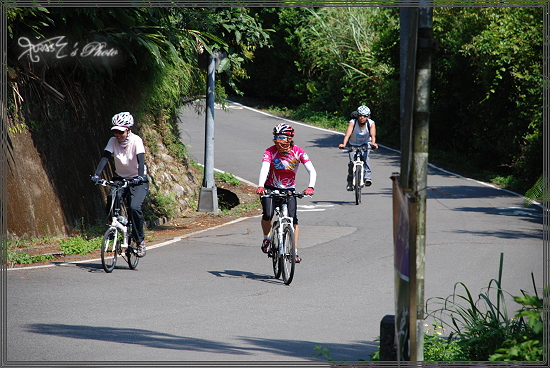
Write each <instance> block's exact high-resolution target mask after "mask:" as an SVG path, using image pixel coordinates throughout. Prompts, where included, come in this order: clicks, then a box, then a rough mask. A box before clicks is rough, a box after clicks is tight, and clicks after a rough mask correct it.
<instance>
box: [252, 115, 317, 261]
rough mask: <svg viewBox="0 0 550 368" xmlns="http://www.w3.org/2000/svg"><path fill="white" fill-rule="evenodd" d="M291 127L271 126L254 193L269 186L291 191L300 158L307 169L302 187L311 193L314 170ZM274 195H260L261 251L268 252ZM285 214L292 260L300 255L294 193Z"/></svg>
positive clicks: (306, 192) (268, 188) (263, 192)
mask: <svg viewBox="0 0 550 368" xmlns="http://www.w3.org/2000/svg"><path fill="white" fill-rule="evenodd" d="M293 137H294V129H293V128H292V127H291V126H290V125H288V124H279V125H277V126H276V127H274V128H273V142H274V143H275V144H274V145H273V146H271V147H269V148H268V149H266V150H265V152H264V156H263V159H262V166H261V169H260V177H259V180H258V189H257V190H256V193H257V194H260V195H263V194H267V193H269V192H270V191H272V190H290V191H294V190H295V186H296V173H297V172H298V167H299V165H300V162H301V163H302V164H303V165H304V167H305V168H306V170H307V172H308V173H309V186H308V188H307V189H306V190H304V194H305V195H309V196H311V195H313V193H314V189H313V188H314V187H315V181H316V179H317V172H316V171H315V168H314V167H313V164H312V162H311V160H310V159H309V156H308V155H307V153H306V152H305V151H304V150H303V149H302V148H300V147H298V146H296V145H294V141H293V139H292V138H293ZM274 200H275V199H274V198H269V197H262V198H261V201H262V209H263V214H262V221H261V223H262V231H263V234H264V240H263V243H262V251H263V252H264V253H268V252H269V249H270V247H271V234H270V230H271V219H272V218H273V214H274V211H275V206H274V203H273V202H274ZM288 215H289V216H290V217H292V218H293V219H294V229H295V230H294V235H295V236H294V238H295V247H296V262H297V263H300V262H301V261H302V258H301V257H300V256H298V235H299V227H298V217H297V216H296V197H293V196H290V197H289V198H288Z"/></svg>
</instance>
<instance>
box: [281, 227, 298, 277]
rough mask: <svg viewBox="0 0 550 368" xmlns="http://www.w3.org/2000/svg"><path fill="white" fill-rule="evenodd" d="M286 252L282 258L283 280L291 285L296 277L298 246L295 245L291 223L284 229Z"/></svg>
mask: <svg viewBox="0 0 550 368" xmlns="http://www.w3.org/2000/svg"><path fill="white" fill-rule="evenodd" d="M282 246H283V247H284V254H283V258H282V269H283V281H284V283H285V284H287V285H290V283H291V282H292V278H293V277H294V267H295V266H296V248H295V246H294V231H293V230H292V228H291V227H290V225H286V226H285V227H284V229H283V244H282Z"/></svg>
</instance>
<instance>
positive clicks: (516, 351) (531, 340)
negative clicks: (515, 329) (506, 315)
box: [489, 290, 544, 361]
mask: <svg viewBox="0 0 550 368" xmlns="http://www.w3.org/2000/svg"><path fill="white" fill-rule="evenodd" d="M535 293H536V290H535ZM522 294H523V296H515V297H514V300H515V301H516V302H517V303H519V304H521V305H523V307H522V309H521V310H520V311H519V312H518V313H517V314H516V315H515V318H517V319H523V318H524V317H525V318H527V324H526V325H525V326H524V328H523V329H522V330H521V331H520V332H519V333H517V334H516V335H515V336H511V337H510V338H508V339H506V341H504V344H503V347H502V348H500V349H497V350H496V351H495V354H493V355H491V356H490V357H489V360H491V361H504V360H519V361H537V360H542V358H543V335H542V334H543V326H544V322H543V319H542V308H543V299H542V298H540V297H539V296H538V295H529V294H528V293H526V292H524V291H522Z"/></svg>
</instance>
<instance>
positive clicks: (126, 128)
mask: <svg viewBox="0 0 550 368" xmlns="http://www.w3.org/2000/svg"><path fill="white" fill-rule="evenodd" d="M112 125H113V127H112V128H111V130H112V131H113V135H114V137H111V138H110V139H109V142H108V143H107V146H106V147H105V150H104V151H103V157H102V158H101V160H100V161H99V164H98V165H97V168H96V171H95V173H94V175H93V176H92V177H91V180H92V182H93V183H94V184H97V183H98V182H99V176H100V175H101V172H102V171H103V169H104V168H105V166H106V165H107V163H108V162H109V160H110V158H111V156H114V161H115V172H116V175H117V176H116V177H114V178H113V180H120V179H127V180H130V181H131V183H130V186H129V187H127V188H125V189H124V190H125V192H124V193H123V195H122V197H123V198H124V197H126V194H127V193H128V192H129V194H128V199H127V201H128V202H127V203H128V216H129V217H130V220H131V221H132V224H133V226H132V238H133V239H134V241H135V242H136V244H137V256H138V257H143V256H145V233H144V232H143V224H144V219H143V210H142V209H141V206H142V204H143V201H144V200H145V197H146V196H147V194H148V193H149V180H148V178H147V167H146V165H145V147H144V145H143V140H142V139H141V138H140V137H139V136H137V135H136V134H134V133H132V131H131V128H132V126H133V125H134V118H133V117H132V115H131V114H130V113H129V112H121V113H119V114H116V115H115V116H113V119H112ZM111 196H112V192H111V193H109V198H108V202H107V203H110V202H111V200H112V199H111ZM108 212H109V209H107V213H108Z"/></svg>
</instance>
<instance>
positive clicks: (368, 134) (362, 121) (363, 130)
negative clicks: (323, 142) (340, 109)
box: [338, 105, 378, 191]
mask: <svg viewBox="0 0 550 368" xmlns="http://www.w3.org/2000/svg"><path fill="white" fill-rule="evenodd" d="M354 113H355V112H354ZM353 115H354V114H353ZM353 115H352V116H353ZM369 142H370V144H371V147H372V148H373V149H377V148H378V144H377V143H376V124H375V123H374V121H373V120H371V119H370V109H369V108H368V107H367V106H365V105H361V106H359V107H358V108H357V117H356V118H354V119H351V120H350V121H349V124H348V128H347V129H346V134H345V135H344V141H343V142H342V143H340V144H339V145H338V148H340V149H343V148H345V147H346V145H347V144H348V143H349V144H350V145H351V146H356V147H359V146H363V145H366V144H368V143H369ZM349 160H350V162H349V164H348V178H347V188H346V189H347V190H349V191H352V190H353V152H350V153H349ZM363 162H364V163H365V164H364V165H363V177H364V178H365V185H366V186H367V187H368V186H370V185H371V184H372V171H371V168H370V161H369V150H367V151H366V152H365V153H364V155H363Z"/></svg>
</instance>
